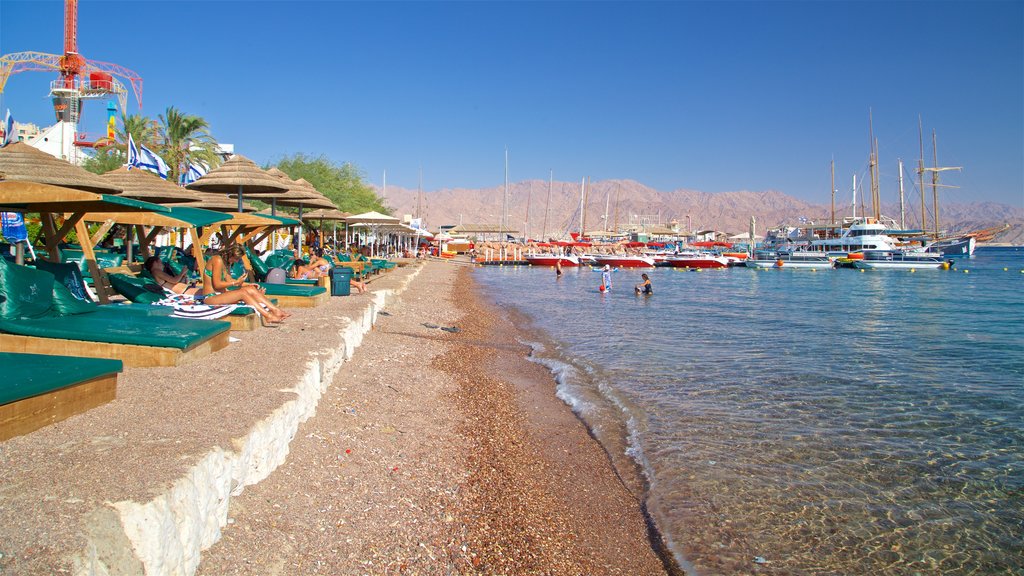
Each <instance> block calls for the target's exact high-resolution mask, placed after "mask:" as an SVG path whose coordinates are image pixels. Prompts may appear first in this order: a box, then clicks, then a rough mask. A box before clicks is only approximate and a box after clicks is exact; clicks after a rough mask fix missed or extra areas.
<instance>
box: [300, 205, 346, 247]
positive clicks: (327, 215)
mask: <svg viewBox="0 0 1024 576" xmlns="http://www.w3.org/2000/svg"><path fill="white" fill-rule="evenodd" d="M351 215H352V214H350V213H348V212H342V211H341V210H338V209H337V208H334V209H328V208H320V209H318V210H313V211H312V212H307V213H306V214H304V215H303V216H302V219H303V220H308V221H313V220H319V221H320V229H321V230H323V229H324V220H333V221H334V230H333V238H334V246H335V247H337V245H338V221H339V220H340V221H344V220H345V218H348V217H349V216H351Z"/></svg>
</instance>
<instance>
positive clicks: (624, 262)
mask: <svg viewBox="0 0 1024 576" xmlns="http://www.w3.org/2000/svg"><path fill="white" fill-rule="evenodd" d="M594 261H595V262H596V263H597V265H598V266H611V267H612V268H653V267H654V259H653V258H647V257H645V256H595V257H594Z"/></svg>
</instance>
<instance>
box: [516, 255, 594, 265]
mask: <svg viewBox="0 0 1024 576" xmlns="http://www.w3.org/2000/svg"><path fill="white" fill-rule="evenodd" d="M525 258H526V261H527V262H529V263H530V265H531V266H555V265H556V264H557V263H558V262H561V263H562V267H563V268H568V267H571V266H579V265H580V259H579V257H578V256H566V255H559V254H527V255H526V256H525Z"/></svg>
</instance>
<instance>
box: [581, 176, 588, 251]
mask: <svg viewBox="0 0 1024 576" xmlns="http://www.w3.org/2000/svg"><path fill="white" fill-rule="evenodd" d="M586 194H587V179H586V177H584V178H583V179H581V180H580V238H583V220H584V219H585V216H584V214H583V197H584V196H586Z"/></svg>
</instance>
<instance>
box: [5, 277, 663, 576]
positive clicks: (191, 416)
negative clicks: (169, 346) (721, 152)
mask: <svg viewBox="0 0 1024 576" xmlns="http://www.w3.org/2000/svg"><path fill="white" fill-rule="evenodd" d="M469 272H470V271H469V269H468V268H465V267H462V266H459V265H455V264H449V263H445V262H437V261H431V262H427V263H419V262H417V263H413V264H410V265H408V266H405V267H402V268H399V269H398V270H396V271H394V272H391V273H388V274H385V275H383V276H381V277H379V278H377V279H375V280H374V282H372V283H371V284H370V291H369V293H367V294H361V295H356V294H353V295H352V296H349V297H342V298H332V299H331V302H330V303H329V304H326V305H324V306H321V307H318V308H311V309H293V310H292V312H293V314H294V315H293V317H292V318H290V319H289V320H288V321H286V322H285V323H284V324H283V325H281V326H280V327H277V328H261V329H259V330H256V331H253V332H241V333H237V334H233V336H235V337H237V338H238V340H239V341H238V342H235V343H233V344H231V345H230V346H229V347H228V348H227V349H225V350H222V351H220V352H218V353H216V354H214V355H212V356H209V357H207V358H203V359H200V360H198V361H196V362H193V363H190V364H187V365H184V366H180V367H173V368H147V369H142V368H139V369H136V368H132V369H126V370H125V372H124V373H123V374H122V375H121V376H120V378H119V382H118V396H117V399H116V400H115V401H113V402H110V403H108V404H106V405H104V406H101V407H99V408H96V409H94V410H91V411H89V412H86V413H84V414H81V415H78V416H74V417H72V418H69V419H68V420H65V421H63V422H59V423H56V424H54V425H52V426H48V427H46V428H43V429H41V430H38V431H36V432H33V433H31V434H28V435H25V436H21V437H17V438H13V439H11V440H8V441H6V442H4V443H2V444H0V526H2V527H3V528H0V574H59V573H67V574H107V573H109V574H202V575H219V574H254V575H255V574H664V573H666V572H667V571H670V570H671V567H666V564H665V563H664V562H663V561H662V559H661V557H660V556H659V555H658V554H657V553H656V552H655V548H654V546H652V541H653V542H657V541H658V538H657V536H655V535H652V534H650V533H649V532H648V524H647V522H646V519H645V516H644V513H643V510H642V507H641V503H640V501H639V499H638V495H636V494H634V493H633V491H631V490H630V489H629V488H628V487H627V486H626V484H625V483H623V482H622V481H621V480H620V479H619V477H618V476H617V475H616V473H615V471H614V469H613V467H612V466H611V464H610V462H609V459H608V455H607V454H606V453H605V452H604V450H603V448H602V447H601V445H600V444H598V443H597V442H596V441H595V440H594V439H593V438H592V437H591V436H590V435H589V433H588V431H587V429H586V427H585V426H583V424H582V423H581V422H580V421H579V420H578V419H577V418H576V417H575V415H574V414H573V413H572V411H571V410H570V409H569V407H568V406H566V405H565V404H564V403H562V402H561V400H559V399H558V398H556V397H555V394H554V382H553V380H552V377H551V375H550V373H549V372H548V371H546V370H545V369H543V368H542V367H540V366H537V365H535V364H533V363H530V362H528V361H527V360H526V359H525V356H526V355H527V353H528V348H527V347H526V346H525V345H523V344H522V343H521V342H520V339H519V338H517V334H516V333H515V330H514V328H513V327H512V325H511V323H510V322H507V321H506V320H505V319H504V318H503V316H502V314H503V312H502V310H500V309H498V308H496V307H494V306H493V305H492V304H490V303H489V301H488V300H487V298H486V295H484V294H482V293H481V292H480V291H479V289H478V288H477V287H476V286H475V285H474V283H473V280H472V278H471V275H470V273H469Z"/></svg>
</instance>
